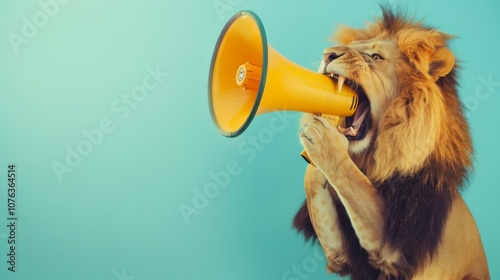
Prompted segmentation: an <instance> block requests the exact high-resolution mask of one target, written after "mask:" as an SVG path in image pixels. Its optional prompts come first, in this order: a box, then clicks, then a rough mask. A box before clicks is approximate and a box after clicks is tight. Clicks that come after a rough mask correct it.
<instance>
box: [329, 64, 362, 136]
mask: <svg viewBox="0 0 500 280" xmlns="http://www.w3.org/2000/svg"><path fill="white" fill-rule="evenodd" d="M329 76H330V77H331V78H333V79H335V80H337V83H338V90H339V91H340V90H341V89H342V87H343V86H344V85H347V86H349V87H350V88H352V89H353V90H354V91H355V92H356V93H357V94H358V98H359V105H358V108H357V109H356V112H355V113H354V115H352V116H350V117H346V119H345V123H344V126H345V128H344V127H339V130H340V132H342V133H343V134H344V135H345V136H346V137H347V139H348V140H349V141H358V140H363V139H364V138H365V137H366V134H367V133H368V130H369V129H370V125H371V115H370V100H368V97H367V96H366V93H365V91H364V89H363V88H362V87H361V86H360V85H359V84H357V83H355V82H353V81H352V80H349V79H346V78H345V77H343V76H339V75H337V74H329Z"/></svg>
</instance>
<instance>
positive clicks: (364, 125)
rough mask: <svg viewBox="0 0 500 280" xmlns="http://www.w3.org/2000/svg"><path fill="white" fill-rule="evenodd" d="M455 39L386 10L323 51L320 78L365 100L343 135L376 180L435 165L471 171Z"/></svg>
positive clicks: (343, 30)
mask: <svg viewBox="0 0 500 280" xmlns="http://www.w3.org/2000/svg"><path fill="white" fill-rule="evenodd" d="M451 38H452V37H451V36H450V35H447V34H444V33H442V32H439V31H437V30H435V29H432V28H429V27H426V26H424V25H423V24H422V23H420V22H415V21H413V20H408V19H407V18H406V17H404V16H401V15H398V14H396V13H394V12H392V11H390V10H389V9H383V17H382V18H381V19H379V20H377V21H375V22H374V23H371V24H369V25H367V27H366V28H364V29H354V28H350V27H345V26H342V27H340V29H339V31H338V32H337V34H336V35H335V36H334V40H335V41H336V42H337V43H339V45H338V46H335V47H330V48H327V49H325V51H324V53H323V60H322V62H321V65H320V69H319V71H320V73H323V74H326V75H329V76H331V77H332V78H334V79H337V80H338V81H339V83H342V82H344V80H345V85H344V86H346V85H348V86H350V87H352V88H353V89H355V90H356V92H357V93H358V95H359V97H360V103H359V104H360V105H359V107H358V109H357V111H356V113H355V114H354V115H353V116H352V117H349V118H346V119H345V124H344V126H345V128H342V129H341V131H342V132H343V133H344V134H345V135H346V137H347V138H348V139H349V141H350V144H349V151H350V153H351V156H352V157H353V159H354V160H355V161H356V162H357V164H358V165H359V166H360V168H361V169H362V170H364V172H365V173H366V175H367V176H368V177H369V178H370V179H371V180H372V181H374V182H377V181H379V182H381V181H384V180H385V179H387V178H389V177H390V176H392V175H393V174H395V173H399V174H401V175H411V174H412V173H413V172H416V171H418V170H420V169H421V168H422V166H423V165H424V164H426V163H427V164H428V163H430V162H433V161H436V162H438V163H439V164H445V165H449V167H450V168H459V167H461V168H464V167H465V168H468V167H470V165H471V159H470V157H471V153H472V145H471V141H470V137H469V132H468V126H467V123H466V121H465V118H464V116H463V110H462V106H461V103H460V101H459V99H458V95H457V93H456V75H455V68H456V66H455V57H454V55H453V53H452V52H451V51H450V49H449V48H448V46H447V42H448V41H449V40H450V39H451ZM430 179H432V180H435V179H437V180H441V179H443V178H441V179H440V178H430Z"/></svg>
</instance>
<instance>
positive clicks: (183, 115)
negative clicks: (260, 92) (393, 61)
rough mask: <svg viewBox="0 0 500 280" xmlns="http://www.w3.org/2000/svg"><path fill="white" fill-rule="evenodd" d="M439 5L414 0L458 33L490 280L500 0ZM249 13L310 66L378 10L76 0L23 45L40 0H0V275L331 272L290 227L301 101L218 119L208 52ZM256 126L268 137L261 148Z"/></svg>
mask: <svg viewBox="0 0 500 280" xmlns="http://www.w3.org/2000/svg"><path fill="white" fill-rule="evenodd" d="M390 2H391V3H393V4H396V5H398V1H390ZM436 2H437V1H430V0H425V1H418V2H417V1H411V0H408V1H404V5H406V6H407V7H409V10H410V11H414V13H415V15H416V17H417V18H425V21H426V22H427V23H429V24H430V25H433V26H436V27H438V28H439V29H441V30H442V31H445V32H447V33H450V34H454V35H457V37H458V38H457V39H455V40H454V42H453V44H452V49H453V51H454V52H455V54H456V55H457V57H458V58H460V59H461V65H462V68H463V69H462V70H461V79H460V80H461V87H460V94H461V96H462V98H464V100H467V101H468V103H467V104H468V105H467V106H468V108H469V109H470V110H469V112H468V113H467V116H468V118H469V121H470V124H471V131H472V133H473V137H474V144H475V148H476V161H475V172H474V175H473V177H472V179H471V180H470V182H469V184H468V185H469V186H468V189H467V190H466V191H465V192H464V196H465V199H466V201H467V203H468V205H469V206H470V208H471V211H472V212H473V214H474V216H475V218H476V221H477V223H478V226H479V228H480V231H481V235H482V239H483V242H484V246H485V249H486V253H487V257H488V261H489V264H490V272H491V275H492V278H493V279H495V278H498V277H500V266H498V263H499V261H500V243H499V242H498V241H497V238H498V236H500V220H499V219H498V212H499V211H500V206H499V204H498V196H499V195H500V190H499V186H500V180H499V178H500V176H499V167H498V162H497V158H498V156H499V152H498V149H497V147H498V145H497V143H498V140H497V139H496V137H497V131H496V130H497V129H498V124H497V122H496V120H492V117H495V115H494V113H495V112H496V111H498V105H500V98H499V97H498V93H499V92H500V86H499V85H498V82H500V71H499V70H498V62H499V59H498V50H499V49H500V35H499V32H498V28H499V26H500V18H499V17H498V10H499V9H500V4H499V2H498V1H493V0H488V1H469V2H465V1H462V2H457V1H440V2H439V3H436ZM217 5H218V6H219V7H220V8H225V10H219V12H218V11H217V9H216V8H215V6H217ZM224 5H225V6H224ZM241 9H249V10H253V11H255V12H256V13H257V14H258V15H259V16H260V18H261V19H262V21H263V23H264V26H265V28H266V33H267V36H268V39H269V42H270V44H272V45H273V47H274V48H275V49H277V50H278V51H279V52H281V53H282V54H283V55H285V56H286V57H288V58H290V59H291V60H293V61H295V62H296V63H298V64H301V65H303V66H306V67H308V68H311V69H316V68H317V65H318V63H319V60H320V58H321V52H322V50H323V49H324V48H325V47H327V46H329V45H330V43H329V42H328V40H327V38H328V37H329V36H330V34H331V33H332V31H334V30H335V26H336V24H337V23H341V24H348V25H351V26H356V27H362V26H363V24H364V23H365V22H366V21H368V20H369V19H371V18H372V17H373V16H376V15H378V14H379V8H378V5H377V3H376V2H375V1H368V0H354V1H326V0H325V1H314V2H308V3H306V2H305V1H293V2H292V1H264V0H258V1H257V0H255V1H250V0H220V1H201V0H199V1H194V0H190V1H160V0H142V1H118V0H99V1H98V0H86V1H79V0H72V1H69V3H68V4H66V5H62V4H61V5H59V11H58V13H56V14H55V15H54V16H53V17H50V18H49V19H48V22H47V24H46V25H45V26H44V27H41V28H40V29H39V30H38V32H37V33H36V35H35V36H34V37H33V38H31V39H29V40H28V42H27V43H26V44H21V45H20V46H19V51H18V52H15V51H14V48H13V47H12V45H11V43H10V41H9V38H8V36H9V35H8V34H9V33H11V32H14V33H16V34H18V35H21V34H22V33H21V28H22V26H23V17H26V18H28V19H31V18H32V16H33V15H34V14H36V13H37V12H39V11H42V9H41V8H40V6H39V4H38V1H35V0H23V1H14V0H7V1H2V3H1V4H0V36H2V38H3V39H1V40H0V131H1V134H0V135H1V136H0V139H1V140H0V144H1V145H0V253H1V255H0V260H1V262H0V279H23V280H24V279H54V280H55V279H103V280H109V279H115V280H121V279H128V280H132V279H135V280H144V279H242V280H246V279H294V280H296V279H336V277H334V276H330V275H328V274H327V273H326V271H325V269H324V267H325V261H324V260H323V259H322V258H320V259H319V260H318V259H317V258H316V257H315V256H316V255H319V254H321V251H318V249H315V248H316V247H315V246H312V245H311V244H306V243H304V241H303V239H302V237H301V236H299V235H297V234H296V233H295V231H294V230H292V228H291V220H292V218H293V215H294V214H295V212H296V210H297V209H298V207H299V206H300V204H301V203H302V201H303V199H304V191H303V186H302V180H303V173H304V169H305V167H306V165H305V162H304V161H303V160H302V159H301V158H300V156H299V153H300V151H301V146H300V144H299V142H298V139H297V137H296V131H297V120H298V118H299V114H298V113H288V114H283V113H281V114H269V115H266V116H262V117H258V118H257V119H256V120H255V121H254V122H253V123H252V125H251V126H250V128H249V129H248V130H247V131H246V132H245V133H244V134H243V135H242V136H240V137H238V138H235V139H228V138H224V137H222V136H221V135H220V134H218V132H217V131H216V129H215V128H214V127H213V125H212V121H211V119H210V114H209V110H208V106H207V92H206V88H207V77H208V70H209V64H210V59H211V55H212V51H213V47H214V45H215V42H216V40H217V37H218V35H219V32H220V30H221V29H222V27H223V25H224V23H225V22H226V21H227V20H228V19H229V18H230V17H231V16H232V14H234V13H235V12H237V11H238V10H241ZM148 67H151V68H153V69H154V68H156V67H159V69H161V71H163V72H168V73H169V75H168V77H166V78H164V79H163V81H162V82H161V83H159V84H158V86H157V87H156V88H155V89H154V90H151V91H149V92H148V93H147V95H146V97H145V99H144V100H143V101H142V102H140V103H138V104H137V107H136V108H135V109H130V113H129V114H128V115H127V116H126V117H124V115H122V114H121V113H117V112H116V111H113V109H112V108H111V107H112V104H113V103H114V102H120V101H119V100H120V98H122V97H121V96H122V95H130V93H131V90H132V89H133V88H134V87H136V86H139V85H141V84H142V81H143V78H144V77H145V76H147V75H148V71H147V70H146V69H147V68H148ZM488 79H489V80H492V81H494V82H495V83H497V84H496V85H495V86H493V87H491V88H490V89H489V90H488V88H487V87H484V86H481V85H482V82H481V81H484V80H486V81H488ZM478 88H479V89H480V91H479V92H480V93H481V94H479V95H477V94H476V90H477V89H478ZM117 100H118V101H117ZM120 104H121V105H123V103H120ZM120 117H123V119H122V118H120ZM105 119H109V120H110V121H111V124H112V127H113V128H114V129H113V131H112V132H110V133H106V134H104V136H103V140H102V142H101V143H99V144H98V145H94V146H93V147H92V151H90V152H89V154H88V155H87V156H85V157H83V159H82V161H81V163H79V164H78V165H77V166H76V167H74V168H72V172H68V173H65V174H63V178H62V181H60V180H58V177H57V175H56V173H55V172H54V170H53V167H52V164H53V163H54V162H55V161H57V162H59V163H65V157H66V156H67V153H68V152H67V150H66V148H67V146H69V147H70V148H72V149H76V147H77V145H78V144H79V143H80V142H82V141H84V140H85V139H86V138H85V136H84V135H83V133H82V130H93V129H96V128H98V127H99V123H100V122H101V121H103V120H105ZM274 121H276V123H277V124H280V129H279V130H276V129H274V130H273V129H271V128H272V126H271V124H270V123H271V122H274ZM254 137H257V138H258V139H264V141H261V142H260V144H259V146H255V147H253V146H252V145H251V141H252V139H253V138H254ZM259 137H260V138H259ZM9 163H15V164H16V166H17V176H18V178H17V183H18V187H17V198H16V200H17V203H18V205H17V212H16V213H17V217H18V221H17V226H18V227H17V266H16V268H17V272H16V273H11V272H8V271H7V263H6V254H7V240H6V237H7V228H6V226H5V225H6V224H7V221H6V217H7V206H6V201H7V190H6V189H7V186H6V181H7V180H6V175H5V174H6V172H7V165H8V164H9ZM228 163H229V164H230V165H233V166H232V167H230V168H232V169H234V170H233V171H234V172H233V173H234V174H235V175H231V176H230V178H229V179H230V181H229V182H228V184H227V186H226V187H224V188H221V189H220V191H219V192H218V193H215V194H214V195H213V198H210V199H208V201H209V202H208V205H206V206H205V207H204V208H203V209H201V210H199V212H197V213H196V214H193V215H191V216H190V217H189V223H188V222H186V219H184V218H183V216H182V215H181V212H180V210H179V207H183V206H182V205H191V206H193V198H194V197H195V193H196V191H197V190H203V188H204V187H206V186H207V185H210V184H212V186H213V184H214V179H213V177H211V175H210V174H211V173H218V172H220V171H221V170H225V169H226V167H227V165H228ZM1 174H4V175H1ZM205 204H206V202H205ZM4 224H5V225H4ZM294 267H295V269H297V267H298V268H300V269H301V271H302V273H301V274H296V275H294V274H293V269H294Z"/></svg>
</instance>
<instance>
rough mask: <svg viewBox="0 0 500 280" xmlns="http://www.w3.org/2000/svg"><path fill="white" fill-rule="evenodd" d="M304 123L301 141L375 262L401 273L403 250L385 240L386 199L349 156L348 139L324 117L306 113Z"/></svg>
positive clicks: (377, 265)
mask: <svg viewBox="0 0 500 280" xmlns="http://www.w3.org/2000/svg"><path fill="white" fill-rule="evenodd" d="M302 124H303V126H302V129H301V131H300V135H301V138H300V139H301V142H302V144H303V145H304V147H305V148H306V151H307V153H308V155H309V157H310V158H311V159H312V161H313V162H314V164H315V165H316V166H317V167H318V169H320V170H321V171H322V173H323V174H325V176H326V178H327V179H328V181H329V182H330V185H332V187H333V188H334V189H335V190H336V192H337V194H338V196H339V198H340V201H341V202H342V204H343V205H344V207H345V209H346V211H347V214H348V216H349V219H350V221H351V224H352V227H353V228H354V231H355V232H356V235H357V237H358V239H359V242H360V245H361V246H362V247H363V248H364V249H365V250H366V251H367V252H368V255H369V259H370V262H371V264H372V265H373V266H374V267H376V268H378V269H380V270H382V271H383V272H384V273H385V274H392V275H398V274H399V272H398V264H397V263H398V261H399V260H400V254H399V252H398V251H396V250H395V249H392V248H390V247H388V246H385V245H386V244H385V242H384V231H385V219H384V201H383V200H382V198H381V197H380V196H379V195H378V192H377V190H376V189H375V187H374V186H373V184H372V183H371V182H370V180H369V179H368V178H367V177H366V176H365V175H364V174H363V173H362V172H361V171H360V170H359V169H358V167H357V166H356V165H355V163H354V162H353V161H352V159H351V158H350V157H349V155H348V153H347V146H348V142H347V139H346V138H345V137H344V136H343V135H342V134H340V132H339V131H338V130H337V129H336V128H335V127H333V126H332V125H331V124H330V123H329V122H328V121H327V120H325V119H324V118H320V117H317V116H314V115H306V116H305V117H304V118H303V119H302Z"/></svg>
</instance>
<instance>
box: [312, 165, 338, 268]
mask: <svg viewBox="0 0 500 280" xmlns="http://www.w3.org/2000/svg"><path fill="white" fill-rule="evenodd" d="M304 181H305V182H304V185H305V189H306V198H307V208H308V210H309V216H310V218H311V222H312V225H313V227H314V231H315V232H316V235H317V236H318V241H319V243H320V244H321V247H323V251H324V252H325V256H326V259H327V262H328V266H327V269H328V270H329V271H330V272H341V271H342V270H343V269H342V267H343V265H344V263H345V262H346V259H345V256H344V253H343V252H344V240H343V238H342V233H341V231H340V227H339V217H338V214H337V210H336V209H335V205H334V203H335V202H334V201H333V197H332V190H329V188H330V186H329V185H328V182H327V180H326V177H325V176H324V175H323V173H321V171H319V170H318V169H316V167H314V166H312V165H309V166H308V167H307V171H306V175H305V180H304ZM334 195H335V194H334Z"/></svg>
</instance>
